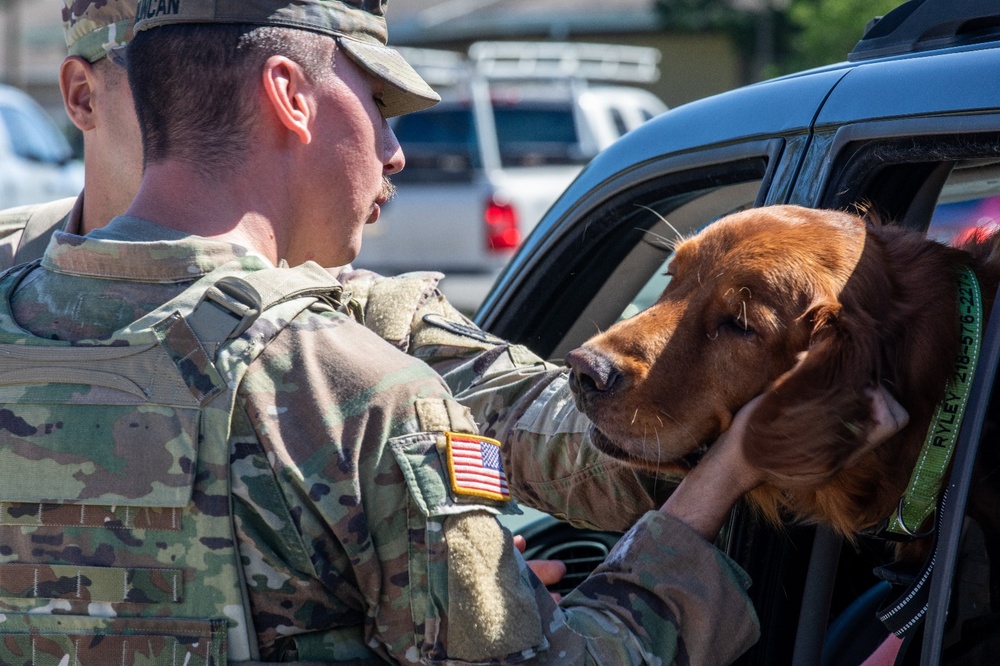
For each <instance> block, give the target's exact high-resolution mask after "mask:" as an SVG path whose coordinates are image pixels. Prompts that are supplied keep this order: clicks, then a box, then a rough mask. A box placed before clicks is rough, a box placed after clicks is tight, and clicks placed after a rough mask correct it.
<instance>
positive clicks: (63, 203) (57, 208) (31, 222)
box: [0, 197, 83, 270]
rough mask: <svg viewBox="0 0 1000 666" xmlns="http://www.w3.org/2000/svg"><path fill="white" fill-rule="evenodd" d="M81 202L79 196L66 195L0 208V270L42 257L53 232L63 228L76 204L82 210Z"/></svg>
mask: <svg viewBox="0 0 1000 666" xmlns="http://www.w3.org/2000/svg"><path fill="white" fill-rule="evenodd" d="M82 205H83V204H82V200H81V199H80V197H67V198H65V199H58V200H56V201H50V202H48V203H42V204H31V205H28V206H19V207H17V208H8V209H6V210H0V270H6V269H8V268H10V267H11V266H13V265H15V264H20V263H24V262H26V261H31V260H32V259H37V258H39V257H41V256H42V253H43V252H44V251H45V247H46V246H47V245H48V241H49V237H50V236H51V235H52V232H53V231H54V230H55V229H57V228H64V227H65V224H66V221H67V219H68V216H69V215H70V213H71V211H73V210H74V208H75V207H77V206H80V207H81V209H80V210H81V211H82ZM78 214H81V213H78ZM29 245H30V248H29V247H28V246H29ZM18 250H20V251H21V252H20V254H19V253H18Z"/></svg>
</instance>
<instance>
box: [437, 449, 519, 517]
mask: <svg viewBox="0 0 1000 666" xmlns="http://www.w3.org/2000/svg"><path fill="white" fill-rule="evenodd" d="M445 436H446V437H447V440H448V475H449V476H450V477H451V489H452V490H453V491H454V492H455V494H456V495H471V496H474V497H485V498H486V499H491V500H497V501H501V502H509V501H510V489H508V488H507V475H506V474H504V471H503V461H502V460H501V459H500V442H498V441H497V440H495V439H490V438H489V437H481V436H479V435H470V434H467V433H464V432H446V433H445Z"/></svg>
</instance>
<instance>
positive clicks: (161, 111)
mask: <svg viewBox="0 0 1000 666" xmlns="http://www.w3.org/2000/svg"><path fill="white" fill-rule="evenodd" d="M335 48H336V45H335V42H334V41H333V40H332V39H330V38H329V37H326V36H324V35H320V34H318V33H312V32H306V31H302V30H295V29H291V28H276V27H268V26H256V25H241V24H196V25H191V26H177V25H171V26H164V27H162V28H159V29H157V31H156V35H155V37H153V36H151V35H150V34H149V33H145V32H139V33H137V34H136V36H135V39H134V40H133V42H132V44H131V45H130V46H129V56H128V76H129V82H130V83H131V85H132V95H133V98H134V100H135V109H136V115H137V116H138V120H139V128H140V130H141V132H142V146H143V162H144V164H150V163H156V162H159V161H162V160H164V159H167V158H170V159H179V160H182V161H185V162H187V163H188V164H189V165H190V166H191V168H192V169H194V170H195V171H197V172H198V173H199V175H201V176H202V177H204V178H206V179H208V180H212V179H213V178H215V177H217V176H218V175H219V174H221V173H224V172H225V171H228V170H232V169H234V168H236V167H238V166H239V164H240V160H241V159H242V158H243V156H244V155H245V153H246V151H247V150H248V149H249V147H250V145H251V142H252V141H253V128H254V123H255V121H256V118H257V113H258V109H259V106H260V104H259V98H258V97H257V95H258V94H259V90H260V72H261V68H262V67H263V65H264V63H265V62H266V61H267V59H268V58H270V57H271V56H273V55H284V56H286V57H288V58H289V59H291V60H293V61H295V62H297V63H299V64H300V65H301V66H302V68H303V70H304V71H305V73H306V75H307V76H309V77H310V78H311V79H314V80H318V79H320V78H321V77H323V76H332V75H333V57H334V51H335Z"/></svg>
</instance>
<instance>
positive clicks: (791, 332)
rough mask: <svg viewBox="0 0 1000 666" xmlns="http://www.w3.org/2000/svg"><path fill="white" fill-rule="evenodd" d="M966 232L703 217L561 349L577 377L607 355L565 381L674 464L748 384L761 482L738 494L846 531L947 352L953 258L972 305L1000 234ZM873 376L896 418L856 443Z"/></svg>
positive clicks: (904, 452)
mask: <svg viewBox="0 0 1000 666" xmlns="http://www.w3.org/2000/svg"><path fill="white" fill-rule="evenodd" d="M978 240H980V241H982V242H981V243H980V244H979V245H977V246H975V247H970V248H966V249H967V250H969V251H968V252H967V251H963V250H958V249H954V248H950V247H948V246H945V245H942V244H939V243H936V242H933V241H929V240H927V239H926V238H925V237H924V235H923V234H919V233H915V232H912V231H907V230H904V229H901V228H897V227H891V226H881V225H879V224H877V223H872V222H868V223H866V222H865V221H864V220H862V219H861V218H859V217H856V216H853V215H849V214H846V213H839V212H832V211H820V210H812V209H806V208H800V207H795V206H774V207H766V208H757V209H753V210H749V211H744V212H741V213H736V214H734V215H731V216H728V217H726V218H723V219H722V220H719V221H718V222H716V223H715V224H712V225H710V226H709V227H707V228H706V229H705V230H704V231H702V232H701V233H699V234H698V235H696V236H694V237H693V238H691V239H688V240H686V241H684V242H683V243H681V244H680V245H679V246H678V248H677V250H676V256H675V258H674V260H673V262H672V264H671V273H672V274H673V279H672V280H671V282H670V284H669V286H668V287H667V288H666V290H665V291H664V292H663V294H662V295H661V297H660V298H659V300H658V301H657V302H656V304H654V305H653V306H652V307H650V308H649V309H648V310H646V311H644V312H642V313H640V314H639V315H636V316H635V317H633V318H631V319H628V320H626V321H623V322H620V323H619V324H616V325H615V326H613V327H612V328H610V329H609V330H608V331H607V332H605V333H603V334H601V335H598V336H596V337H595V338H593V339H591V340H589V341H588V342H587V343H586V344H585V345H584V346H583V347H582V348H581V349H579V350H576V351H574V352H573V353H571V354H570V355H569V356H568V357H567V361H569V362H570V363H571V365H574V366H575V367H576V368H577V371H576V373H575V375H576V382H577V383H578V385H580V383H581V381H583V383H584V384H586V383H587V381H589V380H581V376H580V371H579V367H580V366H581V365H591V366H595V365H596V366H598V367H601V368H604V369H605V370H607V369H608V368H611V369H613V372H612V370H607V371H608V372H611V375H610V376H609V378H608V383H609V386H601V387H600V388H598V389H594V388H593V387H592V388H591V390H581V391H578V400H579V402H580V404H581V406H582V407H583V409H584V410H585V411H586V412H587V413H588V415H590V416H591V418H592V419H593V421H594V424H595V426H596V427H597V429H598V430H599V431H600V433H601V434H603V435H604V436H606V437H607V440H605V439H604V438H603V437H600V436H598V437H596V440H598V443H599V445H601V446H602V448H604V449H605V450H606V451H607V452H608V453H610V454H612V455H616V456H618V457H620V458H623V459H626V460H629V461H630V462H631V463H632V464H635V465H637V466H642V467H647V468H658V469H668V470H669V469H675V470H681V471H683V469H684V468H685V463H684V462H683V460H682V459H683V458H684V456H685V455H688V454H690V453H692V452H695V451H697V450H699V449H700V447H702V446H704V445H707V444H708V443H710V442H711V441H713V440H714V439H715V438H716V437H717V436H718V435H719V434H720V433H721V432H722V431H723V430H725V429H726V428H727V427H728V426H729V424H730V421H731V419H732V415H733V414H734V412H736V411H737V410H738V409H739V407H741V406H742V405H744V404H745V403H746V402H747V401H749V400H750V399H751V398H753V397H754V396H756V395H758V394H760V393H762V392H765V393H766V396H765V398H764V400H763V401H762V402H761V404H760V406H759V408H758V409H757V410H756V411H755V413H754V417H753V420H752V423H751V428H750V436H749V438H748V439H747V441H746V447H747V452H748V455H749V456H750V457H751V460H752V461H754V462H755V463H756V464H757V465H758V466H759V467H761V468H762V469H764V470H765V471H766V473H767V478H768V483H767V484H766V485H764V486H763V487H761V488H760V489H758V490H757V491H755V492H754V493H753V494H752V500H753V501H754V502H755V503H756V504H757V505H758V506H759V507H760V508H761V510H762V511H763V512H764V513H765V514H766V515H768V516H769V517H771V518H772V519H775V520H777V517H778V513H779V508H784V509H787V510H788V511H790V512H791V513H792V514H793V515H794V516H796V517H797V518H798V519H800V520H803V521H808V522H823V523H827V524H830V525H832V526H833V527H834V528H835V529H837V530H838V531H839V532H841V533H842V534H845V535H848V536H851V535H853V534H854V533H855V532H857V531H860V530H861V529H863V528H866V527H869V526H872V525H874V524H876V523H877V522H879V521H880V520H881V519H882V518H884V517H886V516H888V515H889V514H890V512H891V511H893V510H894V509H895V508H896V505H897V503H898V501H899V497H900V495H901V493H902V492H903V490H904V488H905V485H906V483H907V480H908V478H909V475H910V472H911V470H912V467H913V465H914V463H915V460H916V456H917V454H918V451H919V449H920V446H921V444H922V442H923V439H924V434H925V432H926V430H927V427H928V425H929V422H930V418H931V415H932V412H933V409H934V406H935V405H936V403H937V402H938V401H939V400H940V398H941V397H942V395H943V391H944V388H945V385H946V382H947V380H948V378H949V376H950V375H951V372H952V369H953V363H954V358H955V355H956V353H957V348H958V323H957V318H956V314H955V313H956V279H957V271H958V269H959V267H960V266H962V265H970V266H972V267H973V268H974V270H975V271H976V273H977V274H978V276H979V279H980V284H981V290H982V293H983V296H984V301H985V303H986V306H987V312H988V307H989V305H990V304H991V302H992V295H993V294H994V293H995V291H996V288H997V281H998V272H1000V243H998V238H997V237H996V236H994V237H992V238H989V239H985V240H983V239H981V238H980V239H978ZM744 308H745V310H744ZM744 313H745V314H744ZM744 326H746V327H748V329H749V331H750V332H747V331H743V330H742V329H743V328H744ZM614 373H618V375H614ZM601 381H603V379H599V380H598V383H600V382H601ZM612 383H613V386H611V385H610V384H612ZM880 383H881V384H882V385H884V386H886V387H887V388H889V389H890V391H891V392H892V393H893V394H894V395H895V396H896V398H897V399H898V400H899V401H900V403H901V404H902V405H903V406H904V407H905V408H906V409H907V410H908V412H909V413H910V423H909V425H908V426H907V427H905V428H904V429H903V430H902V431H901V432H899V433H898V434H897V435H896V436H894V437H893V438H891V439H890V440H888V441H887V442H885V443H883V444H882V445H880V446H877V447H875V448H873V449H870V448H868V447H866V445H865V437H866V434H867V432H868V430H869V428H870V425H871V418H870V402H869V398H868V397H867V396H866V394H865V389H866V388H868V387H872V386H875V385H877V384H880ZM612 441H613V442H614V444H612V443H611V442H612Z"/></svg>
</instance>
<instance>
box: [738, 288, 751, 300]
mask: <svg viewBox="0 0 1000 666" xmlns="http://www.w3.org/2000/svg"><path fill="white" fill-rule="evenodd" d="M740 291H745V292H747V296H748V297H749V298H750V299H751V300H752V299H753V292H752V291H750V287H740Z"/></svg>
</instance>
